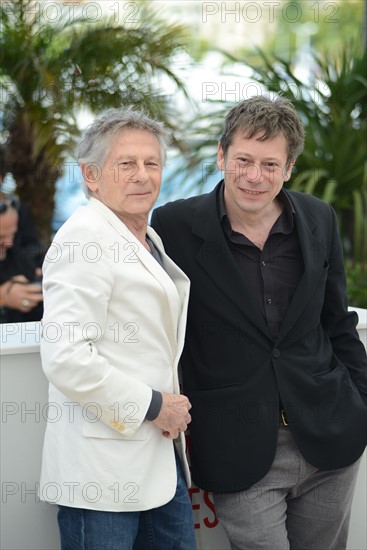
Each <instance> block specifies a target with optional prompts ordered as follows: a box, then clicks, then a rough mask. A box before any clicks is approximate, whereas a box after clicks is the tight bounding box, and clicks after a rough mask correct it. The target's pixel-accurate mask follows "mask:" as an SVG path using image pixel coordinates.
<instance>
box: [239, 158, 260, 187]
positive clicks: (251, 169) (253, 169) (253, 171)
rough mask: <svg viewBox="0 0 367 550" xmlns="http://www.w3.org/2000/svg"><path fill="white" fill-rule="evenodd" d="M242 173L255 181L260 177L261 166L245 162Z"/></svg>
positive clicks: (249, 179)
mask: <svg viewBox="0 0 367 550" xmlns="http://www.w3.org/2000/svg"><path fill="white" fill-rule="evenodd" d="M242 175H243V176H244V177H245V178H246V179H247V180H248V181H251V182H257V181H259V180H260V178H261V168H260V166H258V165H257V164H255V163H254V162H252V163H249V164H247V165H246V166H245V167H244V168H243V171H242Z"/></svg>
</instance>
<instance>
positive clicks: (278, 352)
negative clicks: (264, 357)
mask: <svg viewBox="0 0 367 550" xmlns="http://www.w3.org/2000/svg"><path fill="white" fill-rule="evenodd" d="M273 357H274V359H278V357H280V350H278V348H275V349H274V350H273Z"/></svg>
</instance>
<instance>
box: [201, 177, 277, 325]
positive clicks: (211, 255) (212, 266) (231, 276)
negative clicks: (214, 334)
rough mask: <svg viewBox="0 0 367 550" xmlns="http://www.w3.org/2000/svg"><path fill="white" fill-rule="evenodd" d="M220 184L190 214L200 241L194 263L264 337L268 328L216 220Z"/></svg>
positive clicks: (217, 219)
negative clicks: (201, 242) (199, 266)
mask: <svg viewBox="0 0 367 550" xmlns="http://www.w3.org/2000/svg"><path fill="white" fill-rule="evenodd" d="M220 185H221V184H220V183H219V184H218V185H217V186H216V187H215V189H214V190H213V191H212V192H211V193H209V194H208V195H207V196H206V197H205V199H204V200H203V203H202V204H201V205H200V207H199V208H198V209H197V211H196V212H195V214H194V217H193V224H192V232H193V233H194V234H196V235H198V236H199V237H201V238H202V239H203V241H204V242H203V245H202V247H201V249H200V251H199V253H198V254H197V257H196V260H197V262H198V263H199V264H200V265H201V267H202V268H203V269H204V270H205V271H206V272H207V274H208V275H209V277H210V278H211V279H212V280H213V282H214V283H215V284H216V285H217V286H218V292H223V293H224V294H226V296H227V297H228V298H229V300H230V301H231V302H232V304H233V305H234V306H235V307H236V308H237V309H239V310H240V312H241V313H242V314H243V315H245V316H246V317H247V318H248V319H249V320H250V321H251V323H253V324H255V325H256V326H257V327H258V329H259V330H261V331H262V332H263V333H264V334H265V335H266V336H269V329H268V327H267V324H266V322H265V319H264V318H263V317H262V315H261V314H260V313H259V311H258V308H257V307H256V305H255V303H254V301H253V298H252V295H251V290H250V289H249V288H248V287H247V285H246V281H245V275H244V274H242V273H241V272H240V270H239V269H238V267H237V264H236V262H235V260H234V259H233V257H232V255H231V253H230V250H229V248H228V245H227V242H226V239H225V236H224V234H223V229H222V227H221V224H220V221H219V218H218V209H217V192H218V189H219V187H220Z"/></svg>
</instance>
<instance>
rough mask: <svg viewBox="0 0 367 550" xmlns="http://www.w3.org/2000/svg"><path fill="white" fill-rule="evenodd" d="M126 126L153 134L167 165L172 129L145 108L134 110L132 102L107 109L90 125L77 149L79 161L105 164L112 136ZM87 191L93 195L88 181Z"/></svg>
mask: <svg viewBox="0 0 367 550" xmlns="http://www.w3.org/2000/svg"><path fill="white" fill-rule="evenodd" d="M126 128H134V129H140V130H147V131H148V132H150V133H151V134H153V135H154V136H155V137H156V138H157V140H158V143H159V147H160V157H161V162H162V165H164V164H165V162H166V149H167V146H168V143H169V141H170V133H169V131H168V130H167V129H166V128H165V126H164V125H163V123H162V122H159V121H158V120H154V119H152V118H150V117H149V116H148V115H146V114H145V113H144V112H143V111H138V110H135V109H134V107H133V106H131V105H130V106H129V107H122V108H119V109H108V110H107V111H105V112H104V113H103V114H102V115H101V116H99V117H98V118H96V120H94V121H93V122H92V124H90V125H89V126H88V127H87V129H86V130H85V132H84V133H83V135H82V137H81V139H80V141H79V144H78V146H77V148H76V151H75V157H76V159H77V161H78V162H79V164H97V165H99V166H103V164H104V162H105V160H106V158H107V157H108V154H109V150H110V147H111V144H112V141H113V139H114V138H115V137H116V135H117V134H118V133H119V132H120V131H121V130H124V129H126ZM84 190H85V193H86V195H87V196H90V194H91V191H90V189H89V188H88V187H87V185H85V183H84Z"/></svg>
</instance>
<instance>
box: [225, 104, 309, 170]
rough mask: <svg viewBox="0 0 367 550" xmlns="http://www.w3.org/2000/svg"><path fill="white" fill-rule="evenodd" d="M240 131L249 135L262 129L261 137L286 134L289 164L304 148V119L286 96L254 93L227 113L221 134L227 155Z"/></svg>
mask: <svg viewBox="0 0 367 550" xmlns="http://www.w3.org/2000/svg"><path fill="white" fill-rule="evenodd" d="M238 131H240V132H243V133H244V135H245V137H247V138H249V139H250V138H252V137H254V136H255V135H256V134H259V133H261V136H260V137H259V138H258V139H259V141H265V140H267V139H272V138H275V137H276V136H277V135H279V134H283V135H284V137H285V139H286V142H287V164H289V163H290V162H291V161H294V160H296V158H297V157H298V156H299V155H300V154H301V153H302V151H303V147H304V141H305V131H304V128H303V125H302V122H301V121H300V118H299V116H298V114H297V112H296V110H295V108H294V106H293V104H292V103H291V101H289V99H286V98H284V97H276V98H275V99H273V100H272V99H270V98H268V97H266V96H255V97H251V98H250V99H246V100H245V101H242V102H241V103H239V104H238V105H236V106H235V107H233V108H232V109H231V110H230V111H229V113H228V114H227V116H226V119H225V123H224V130H223V134H222V136H221V138H220V144H221V146H222V149H223V153H224V156H226V154H227V152H228V148H229V146H230V145H231V143H232V140H233V137H234V135H235V134H236V133H237V132H238Z"/></svg>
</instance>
